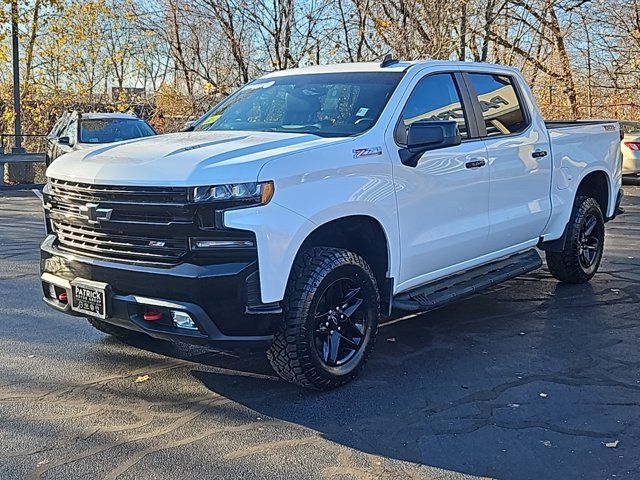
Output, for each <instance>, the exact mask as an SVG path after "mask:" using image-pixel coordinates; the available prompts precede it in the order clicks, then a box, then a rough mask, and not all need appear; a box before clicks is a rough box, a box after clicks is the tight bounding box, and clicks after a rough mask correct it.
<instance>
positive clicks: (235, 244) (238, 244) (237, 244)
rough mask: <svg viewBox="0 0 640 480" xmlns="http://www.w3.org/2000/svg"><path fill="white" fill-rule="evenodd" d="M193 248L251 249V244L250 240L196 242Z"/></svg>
mask: <svg viewBox="0 0 640 480" xmlns="http://www.w3.org/2000/svg"><path fill="white" fill-rule="evenodd" d="M193 246H194V247H195V248H251V247H253V242H252V241H250V240H196V241H194V242H193Z"/></svg>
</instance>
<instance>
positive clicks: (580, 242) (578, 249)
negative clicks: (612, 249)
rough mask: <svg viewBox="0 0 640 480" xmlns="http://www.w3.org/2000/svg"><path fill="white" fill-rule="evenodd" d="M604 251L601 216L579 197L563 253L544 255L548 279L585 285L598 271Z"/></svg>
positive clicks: (590, 202)
mask: <svg viewBox="0 0 640 480" xmlns="http://www.w3.org/2000/svg"><path fill="white" fill-rule="evenodd" d="M603 250H604V216H603V215H602V211H601V210H600V205H599V204H598V202H597V201H596V200H595V199H594V198H592V197H586V196H579V197H577V198H576V201H575V203H574V206H573V212H572V213H571V218H570V219H569V223H568V225H567V236H566V239H565V245H564V250H563V251H562V252H549V251H548V252H546V253H545V256H546V258H547V266H548V267H549V270H550V271H551V275H553V276H554V277H555V278H557V279H558V280H560V281H561V282H567V283H585V282H588V281H589V280H591V278H592V277H593V276H594V275H595V274H596V272H597V271H598V268H599V267H600V262H601V260H602V252H603Z"/></svg>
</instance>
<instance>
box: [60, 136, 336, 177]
mask: <svg viewBox="0 0 640 480" xmlns="http://www.w3.org/2000/svg"><path fill="white" fill-rule="evenodd" d="M344 140H345V139H344V138H342V139H341V138H323V137H318V136H316V135H310V134H297V133H272V132H239V131H233V132H221V131H218V132H188V133H173V134H167V135H159V136H155V137H146V138H141V139H136V140H131V141H125V142H118V143H113V144H109V145H101V146H99V147H90V148H82V149H80V150H77V151H74V152H70V153H67V154H65V155H63V156H61V157H60V158H58V159H57V160H55V161H54V162H53V163H52V164H51V166H50V167H49V168H48V169H47V176H48V177H52V178H56V179H59V180H69V181H73V182H81V183H90V184H98V185H140V186H146V185H158V186H196V185H215V184H222V183H234V182H254V181H256V180H257V178H258V173H259V172H260V169H261V168H262V166H263V165H264V164H265V163H267V162H269V161H270V160H273V159H274V158H276V157H279V156H284V155H290V154H293V153H296V152H299V151H301V150H307V149H309V148H314V147H319V146H323V145H328V144H331V143H336V142H339V141H344Z"/></svg>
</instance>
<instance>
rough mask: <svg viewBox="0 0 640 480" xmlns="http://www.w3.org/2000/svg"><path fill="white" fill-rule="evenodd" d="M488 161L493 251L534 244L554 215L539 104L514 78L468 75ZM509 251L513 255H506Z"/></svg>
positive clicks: (490, 244) (546, 142)
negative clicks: (530, 100) (531, 99)
mask: <svg viewBox="0 0 640 480" xmlns="http://www.w3.org/2000/svg"><path fill="white" fill-rule="evenodd" d="M465 79H466V80H467V85H468V89H469V93H470V94H471V96H472V97H473V98H474V100H475V102H474V105H475V107H476V113H477V114H478V115H477V117H478V118H479V122H478V123H480V125H479V128H480V135H481V136H482V137H483V140H484V144H485V146H486V148H487V154H488V157H489V175H490V178H491V185H490V193H489V239H488V243H487V248H488V250H490V251H491V252H492V253H496V252H500V251H503V250H508V249H511V250H517V249H518V248H519V247H521V246H523V245H524V244H535V243H537V241H538V238H539V237H540V235H541V234H542V233H543V230H544V227H545V225H546V224H547V221H548V220H549V216H550V214H551V200H550V188H551V169H552V165H551V150H550V146H549V137H548V135H547V130H546V127H545V125H544V122H543V120H542V118H541V117H540V116H539V115H538V114H537V113H536V114H535V115H532V114H531V112H537V109H536V107H535V105H532V104H528V102H527V101H526V100H525V99H526V97H525V96H524V94H523V92H522V90H521V88H522V87H521V86H520V85H519V84H518V80H517V79H516V77H515V76H511V75H506V74H495V73H476V72H469V73H467V74H465ZM505 253H508V252H505Z"/></svg>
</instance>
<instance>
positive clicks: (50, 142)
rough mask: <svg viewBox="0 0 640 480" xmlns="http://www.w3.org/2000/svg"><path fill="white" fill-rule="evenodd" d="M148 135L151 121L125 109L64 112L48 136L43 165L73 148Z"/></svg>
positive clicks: (151, 130) (150, 132)
mask: <svg viewBox="0 0 640 480" xmlns="http://www.w3.org/2000/svg"><path fill="white" fill-rule="evenodd" d="M151 135H157V133H156V131H155V130H154V129H153V128H152V127H151V125H149V124H148V123H147V122H146V121H144V120H142V119H140V118H138V117H136V116H133V115H129V114H126V113H80V112H77V111H71V112H65V113H64V114H63V115H62V116H61V117H60V118H59V119H58V121H57V122H56V123H55V125H54V126H53V129H52V130H51V132H50V133H49V135H48V136H47V154H46V157H45V161H46V165H47V167H48V166H49V165H50V164H51V162H53V161H54V160H55V159H56V158H58V157H59V156H60V155H63V154H65V153H69V152H71V151H73V150H79V149H82V148H86V147H90V146H95V145H97V144H101V143H102V144H104V143H112V142H120V141H123V140H131V139H134V138H141V137H149V136H151Z"/></svg>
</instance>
